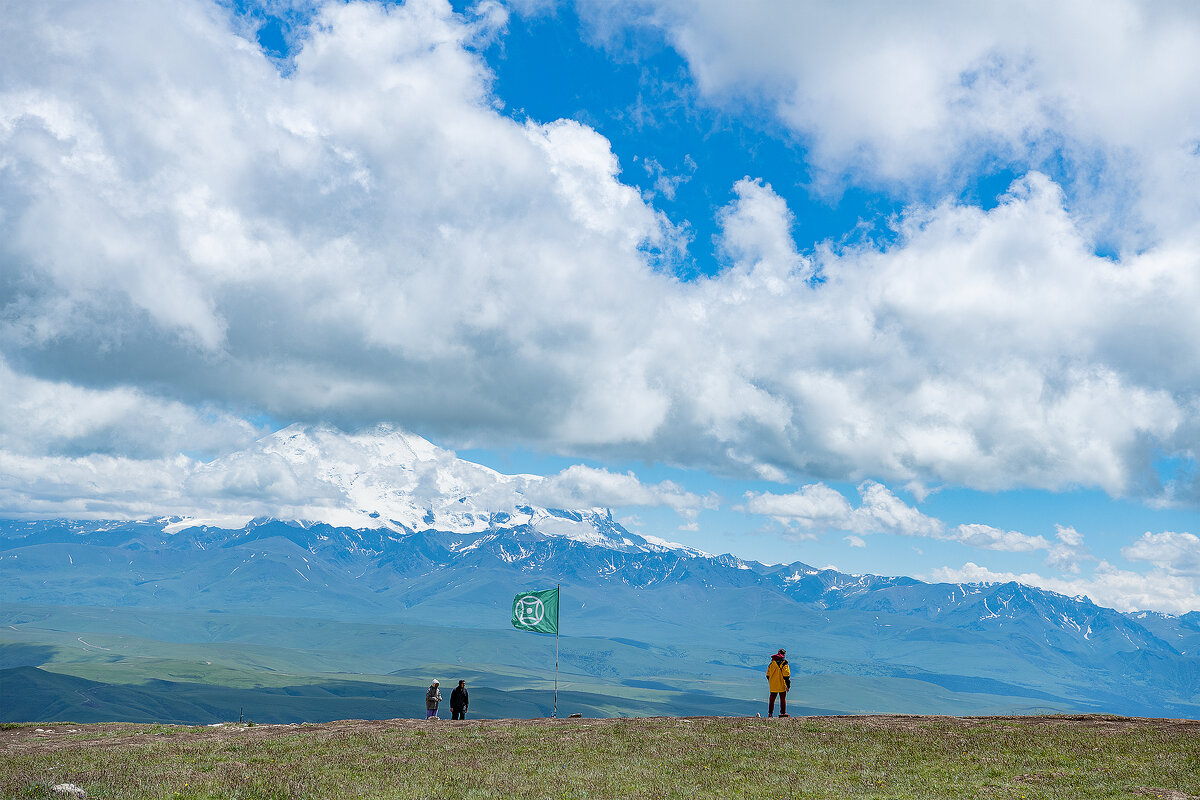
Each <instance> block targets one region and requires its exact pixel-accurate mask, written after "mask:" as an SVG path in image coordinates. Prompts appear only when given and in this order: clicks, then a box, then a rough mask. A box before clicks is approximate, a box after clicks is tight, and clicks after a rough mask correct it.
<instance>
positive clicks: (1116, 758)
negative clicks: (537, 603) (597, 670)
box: [0, 717, 1200, 800]
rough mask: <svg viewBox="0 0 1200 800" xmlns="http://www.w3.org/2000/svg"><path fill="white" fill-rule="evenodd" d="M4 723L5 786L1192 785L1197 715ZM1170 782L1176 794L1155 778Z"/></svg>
mask: <svg viewBox="0 0 1200 800" xmlns="http://www.w3.org/2000/svg"><path fill="white" fill-rule="evenodd" d="M37 727H39V726H32V725H24V726H6V727H5V728H4V729H2V730H0V741H2V742H3V743H4V753H3V757H2V758H0V793H2V796H3V797H48V796H52V793H51V791H50V788H49V787H51V786H52V785H54V784H56V783H60V782H68V783H74V784H76V785H77V786H80V787H82V788H84V789H85V790H86V791H87V794H88V797H89V798H116V797H120V798H130V799H131V800H137V799H138V798H218V797H220V798H301V797H322V798H366V797H370V798H413V799H414V800H415V799H416V798H432V797H437V798H499V797H504V798H557V799H558V800H564V799H565V798H625V797H629V798H701V797H714V798H718V797H719V798H838V799H839V800H841V799H842V798H878V799H880V800H882V799H883V798H922V799H926V798H954V799H955V800H960V799H961V798H1015V799H1017V800H1020V799H1021V798H1026V799H1027V800H1034V799H1035V798H1061V800H1068V799H1069V800H1077V799H1079V798H1145V797H1175V798H1180V797H1188V796H1200V723H1196V722H1163V721H1153V720H1124V719H1117V718H1083V719H1073V718H987V719H955V718H946V717H918V718H911V717H908V718H904V717H858V718H842V717H839V718H804V719H801V718H793V719H791V720H760V719H747V718H732V719H729V718H727V719H716V718H694V719H681V718H652V719H626V720H620V719H610V720H557V721H536V720H535V721H513V720H500V721H490V722H468V723H466V724H450V723H446V722H442V723H438V724H432V723H429V724H427V723H422V722H412V721H390V722H343V723H330V724H326V725H314V726H288V727H283V726H281V727H267V726H256V727H252V728H224V729H213V728H195V727H172V726H144V725H127V724H106V725H89V726H77V725H64V724H56V725H54V726H44V725H43V726H40V727H42V728H43V730H45V729H46V728H48V727H52V728H53V731H54V732H53V733H37V732H36V728H37ZM1171 792H1174V793H1176V794H1173V795H1172V794H1170V793H1171Z"/></svg>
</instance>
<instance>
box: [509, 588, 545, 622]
mask: <svg viewBox="0 0 1200 800" xmlns="http://www.w3.org/2000/svg"><path fill="white" fill-rule="evenodd" d="M515 611H516V617H517V621H518V622H520V623H521V624H522V625H537V624H538V623H539V622H541V621H542V618H543V617H545V616H546V607H545V606H544V605H542V600H541V598H540V597H535V596H533V595H529V596H528V597H522V598H521V599H520V600H518V601H517V607H516V609H515Z"/></svg>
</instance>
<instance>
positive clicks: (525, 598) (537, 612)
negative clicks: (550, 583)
mask: <svg viewBox="0 0 1200 800" xmlns="http://www.w3.org/2000/svg"><path fill="white" fill-rule="evenodd" d="M512 624H513V627H514V628H516V629H517V630H522V631H535V632H536V633H558V589H545V590H543V591H540V592H521V593H520V594H519V595H517V596H516V597H514V598H513V615H512Z"/></svg>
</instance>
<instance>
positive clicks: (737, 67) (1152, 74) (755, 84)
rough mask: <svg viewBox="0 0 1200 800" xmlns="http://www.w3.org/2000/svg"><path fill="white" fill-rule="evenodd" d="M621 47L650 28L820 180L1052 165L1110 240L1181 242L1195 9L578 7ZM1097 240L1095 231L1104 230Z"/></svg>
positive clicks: (915, 179)
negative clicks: (768, 124)
mask: <svg viewBox="0 0 1200 800" xmlns="http://www.w3.org/2000/svg"><path fill="white" fill-rule="evenodd" d="M581 5H582V7H583V8H584V9H585V10H588V11H590V12H591V14H590V16H591V18H592V20H593V25H594V26H595V27H597V28H599V29H601V31H602V33H607V34H609V35H610V38H612V39H613V40H614V41H620V36H619V35H618V36H612V34H614V33H615V34H623V33H624V28H625V26H634V27H652V28H656V29H658V30H660V31H662V32H663V33H664V34H665V35H666V37H667V39H668V40H669V41H670V42H671V43H672V44H673V46H674V47H675V49H676V50H678V51H679V52H680V53H681V54H682V55H683V56H684V58H686V60H687V62H688V65H689V68H690V71H691V73H692V75H693V76H694V78H695V80H696V82H697V84H698V86H699V89H700V91H701V93H702V94H703V95H704V96H705V97H707V98H708V99H709V100H710V101H711V102H714V103H718V104H721V105H723V106H727V105H728V104H729V102H730V101H741V102H743V103H745V104H746V105H749V106H751V107H753V108H766V109H768V110H769V111H770V112H771V113H772V114H773V115H774V117H775V118H776V119H777V120H778V121H780V122H782V123H783V124H785V125H786V126H788V127H789V128H791V129H792V130H793V131H794V132H795V133H796V134H797V135H799V136H801V137H802V138H803V140H804V141H805V142H806V144H808V146H809V148H810V158H811V159H812V161H813V163H814V166H815V167H816V168H817V170H818V171H819V172H820V173H822V178H821V180H823V182H824V183H825V185H826V186H827V187H828V188H830V189H832V190H835V191H836V190H837V189H838V188H840V186H842V185H844V183H845V182H846V181H851V182H855V181H857V182H859V183H868V184H870V183H883V184H885V185H890V186H892V187H895V188H896V189H897V190H898V191H906V190H908V188H909V187H912V186H913V185H916V186H921V187H944V186H955V185H961V182H963V181H964V180H965V179H966V178H967V176H969V175H971V174H975V173H977V172H979V171H981V170H988V169H994V168H996V166H997V165H1006V166H1010V167H1012V168H1014V169H1016V170H1017V171H1019V172H1023V171H1025V170H1027V169H1030V168H1038V167H1039V166H1040V165H1043V164H1047V163H1052V162H1055V161H1065V162H1066V163H1067V165H1068V169H1067V170H1066V171H1067V172H1068V173H1069V174H1070V173H1073V174H1074V175H1075V176H1076V178H1075V181H1074V182H1073V186H1072V193H1073V195H1074V196H1075V198H1076V200H1077V201H1078V202H1079V203H1080V204H1081V205H1082V206H1083V207H1084V208H1085V210H1086V213H1087V215H1088V216H1090V217H1091V218H1092V219H1094V220H1095V222H1096V226H1095V229H1096V231H1097V232H1100V231H1101V230H1102V229H1103V228H1104V227H1106V226H1116V227H1117V231H1115V236H1116V238H1117V240H1118V241H1123V242H1126V243H1129V242H1132V241H1139V240H1143V241H1144V240H1145V239H1147V238H1149V239H1153V238H1155V237H1157V236H1163V235H1167V234H1170V233H1171V232H1174V231H1177V230H1180V229H1188V228H1190V229H1193V230H1194V226H1195V221H1196V213H1197V211H1198V210H1200V199H1198V198H1197V196H1196V193H1195V191H1194V190H1193V187H1194V186H1195V185H1196V183H1197V181H1198V179H1200V159H1198V158H1197V153H1196V142H1197V130H1200V86H1197V82H1196V81H1194V80H1189V79H1187V78H1186V77H1184V76H1190V75H1195V74H1197V73H1198V72H1200V13H1197V10H1196V8H1195V7H1194V6H1192V5H1190V4H1187V3H1158V4H1150V5H1147V4H1132V3H1128V2H1125V1H1124V0H1102V2H1097V3H1092V4H1088V5H1086V6H1083V5H1072V4H1057V5H1054V6H1047V5H1046V4H1044V3H1036V2H1018V3H1011V2H999V0H994V1H989V2H979V3H968V4H964V3H957V2H953V0H944V1H942V2H933V3H927V4H925V5H923V6H922V9H921V13H914V9H913V8H912V7H911V6H907V5H904V4H888V3H883V4H874V5H872V6H871V7H870V10H869V12H868V13H863V8H862V7H861V6H857V5H850V4H839V3H828V2H821V1H820V0H811V1H806V2H790V3H776V2H770V0H748V1H747V2H743V3H738V4H737V5H736V6H733V5H730V4H728V3H722V2H719V1H717V0H704V1H702V2H696V1H695V0H624V2H621V3H618V4H616V6H617V7H616V9H614V4H613V3H610V2H604V3H598V2H594V0H593V1H591V2H584V3H582V4H581ZM1101 235H1104V234H1101Z"/></svg>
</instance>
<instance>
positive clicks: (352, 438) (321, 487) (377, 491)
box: [166, 424, 687, 550]
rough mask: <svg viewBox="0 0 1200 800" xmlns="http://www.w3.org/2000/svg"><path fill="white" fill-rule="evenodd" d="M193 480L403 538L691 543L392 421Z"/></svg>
mask: <svg viewBox="0 0 1200 800" xmlns="http://www.w3.org/2000/svg"><path fill="white" fill-rule="evenodd" d="M192 480H193V481H194V482H195V484H196V488H198V489H200V490H201V491H199V492H198V494H202V495H205V496H214V497H223V496H231V495H232V496H235V497H236V496H240V495H246V494H250V495H253V494H255V493H263V494H269V495H270V496H272V497H274V498H278V499H280V500H282V501H283V502H284V503H286V505H285V508H286V509H287V510H289V511H290V512H291V513H290V515H289V516H290V517H291V518H294V519H296V520H301V521H303V523H305V524H312V523H325V524H328V525H331V526H335V527H345V528H353V529H358V530H370V529H385V530H390V531H393V532H395V533H398V534H405V533H412V532H414V531H421V530H430V529H433V530H439V531H444V532H447V533H482V532H485V531H487V530H490V529H492V528H495V527H505V526H509V527H511V526H515V525H522V526H528V527H529V528H532V529H533V530H536V531H538V532H540V533H544V534H547V535H555V536H564V537H567V538H570V539H576V540H578V541H584V542H590V543H592V544H596V545H602V546H605V547H612V548H617V549H622V548H634V549H641V548H646V549H651V550H655V549H664V548H665V549H687V548H683V546H682V545H676V544H672V543H669V542H665V541H662V540H659V539H655V538H653V537H643V536H638V535H636V534H633V533H631V532H630V531H627V530H625V529H624V528H621V527H620V526H617V525H615V524H614V523H613V520H612V518H611V516H610V514H609V512H608V511H607V509H602V508H586V509H577V510H571V511H563V510H559V509H554V508H548V507H546V506H545V505H541V504H539V501H541V500H544V499H550V498H553V496H554V490H553V488H552V486H551V480H550V479H548V478H545V477H542V476H539V475H505V474H503V473H500V472H497V471H495V470H493V469H490V468H488V467H485V466H482V465H480V464H475V463H473V462H470V461H466V460H464V459H461V458H458V457H456V456H455V454H454V453H452V452H451V451H449V450H444V449H442V448H440V447H438V446H437V445H434V444H433V443H431V442H429V441H427V440H425V439H423V438H421V437H420V436H417V435H415V434H411V433H407V432H404V431H400V430H396V429H394V428H389V427H381V428H377V429H374V430H372V431H368V432H362V433H358V434H345V433H342V432H341V431H337V430H334V429H331V428H324V427H308V426H304V425H300V424H297V425H292V426H290V427H288V428H284V429H283V430H281V431H278V432H276V433H274V434H271V435H270V436H266V437H264V438H262V439H260V440H259V441H258V442H256V443H255V445H254V446H253V447H251V448H248V449H246V450H243V451H239V452H237V453H234V454H231V455H229V456H226V457H224V458H220V459H217V460H216V461H213V462H211V463H209V464H204V465H202V466H201V467H199V468H198V469H197V471H196V473H195V475H194V476H193V477H192ZM233 505H236V504H233ZM254 518H255V515H254V514H250V513H241V514H238V513H228V512H225V513H218V514H211V515H205V516H189V517H183V518H179V519H175V520H172V521H171V522H170V523H169V524H168V526H167V528H166V529H167V530H168V531H172V532H174V531H179V530H183V529H185V528H189V527H196V526H200V525H208V526H212V527H225V528H232V529H237V528H242V527H244V526H246V525H247V524H249V523H250V522H251V520H253V519H254Z"/></svg>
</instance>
